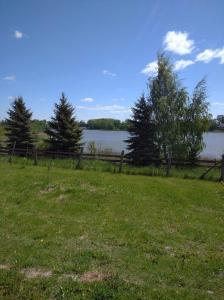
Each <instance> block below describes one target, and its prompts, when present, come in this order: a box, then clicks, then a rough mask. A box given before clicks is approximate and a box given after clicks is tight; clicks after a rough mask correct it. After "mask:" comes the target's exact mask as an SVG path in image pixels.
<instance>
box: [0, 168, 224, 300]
mask: <svg viewBox="0 0 224 300" xmlns="http://www.w3.org/2000/svg"><path fill="white" fill-rule="evenodd" d="M0 176H1V181H0V240H1V247H0V299H129V300H130V299H195V300H196V299H197V300H198V299H223V293H224V290H223V280H224V230H223V228H224V226H223V225H224V218H223V217H224V187H223V186H222V185H221V184H220V183H215V182H208V181H199V180H183V179H180V178H179V179H178V178H160V177H146V176H128V175H119V174H111V173H103V172H94V171H75V170H66V169H60V168H54V169H52V170H51V171H50V172H48V171H47V168H46V167H43V166H37V167H32V166H21V165H12V166H10V167H9V165H7V164H6V163H1V164H0ZM30 268H34V269H35V270H42V271H43V272H52V276H49V277H44V276H39V277H35V278H27V276H26V272H28V271H29V270H30ZM88 272H95V273H96V272H98V273H96V274H101V275H102V276H101V277H102V278H99V280H98V281H94V280H93V281H92V282H89V281H91V280H88V279H87V280H84V279H85V276H87V277H88V274H89V273H88ZM24 273H25V274H24ZM43 274H44V273H43ZM90 274H91V273H90ZM83 278H84V279H83ZM101 279H102V280H101Z"/></svg>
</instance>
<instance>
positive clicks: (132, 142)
mask: <svg viewBox="0 0 224 300" xmlns="http://www.w3.org/2000/svg"><path fill="white" fill-rule="evenodd" d="M132 113H133V115H132V119H131V120H129V127H128V131H129V134H130V137H129V139H127V140H126V142H127V143H128V146H127V149H128V150H130V152H129V153H128V157H129V158H131V160H132V162H133V163H134V164H135V165H148V164H149V163H150V162H152V160H153V159H155V158H158V157H159V152H158V147H157V145H156V142H155V124H154V122H153V121H152V107H151V106H150V105H149V103H148V101H147V100H146V99H145V96H144V95H142V96H141V97H140V98H139V99H138V101H137V102H136V103H135V106H134V107H133V108H132Z"/></svg>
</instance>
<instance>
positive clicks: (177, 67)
mask: <svg viewBox="0 0 224 300" xmlns="http://www.w3.org/2000/svg"><path fill="white" fill-rule="evenodd" d="M193 64H194V61H193V60H184V59H181V60H177V61H176V62H175V63H174V70H175V71H179V70H182V69H185V68H186V67H188V66H190V65H193Z"/></svg>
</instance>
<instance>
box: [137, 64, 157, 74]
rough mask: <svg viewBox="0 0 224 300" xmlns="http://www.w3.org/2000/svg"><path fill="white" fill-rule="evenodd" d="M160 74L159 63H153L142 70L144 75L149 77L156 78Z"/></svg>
mask: <svg viewBox="0 0 224 300" xmlns="http://www.w3.org/2000/svg"><path fill="white" fill-rule="evenodd" d="M157 72H158V64H157V61H153V62H151V63H149V64H147V65H146V66H145V68H144V69H143V70H141V73H142V74H145V75H148V76H155V75H156V74H157Z"/></svg>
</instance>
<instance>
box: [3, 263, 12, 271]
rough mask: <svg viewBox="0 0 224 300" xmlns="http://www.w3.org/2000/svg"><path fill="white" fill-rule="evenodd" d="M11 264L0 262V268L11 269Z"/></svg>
mask: <svg viewBox="0 0 224 300" xmlns="http://www.w3.org/2000/svg"><path fill="white" fill-rule="evenodd" d="M10 269H11V266H10V265H8V264H0V270H10Z"/></svg>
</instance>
